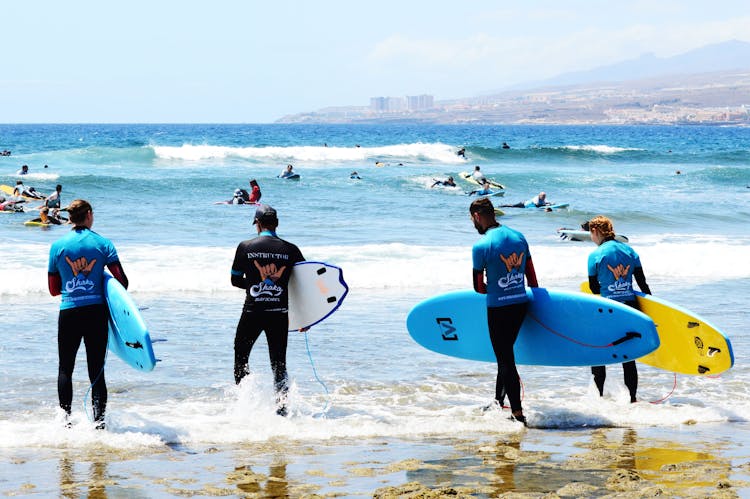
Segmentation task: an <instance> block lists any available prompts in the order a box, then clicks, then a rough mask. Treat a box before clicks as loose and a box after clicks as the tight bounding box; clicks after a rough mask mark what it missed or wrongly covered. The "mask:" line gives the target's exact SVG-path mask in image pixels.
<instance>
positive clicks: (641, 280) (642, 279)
mask: <svg viewBox="0 0 750 499" xmlns="http://www.w3.org/2000/svg"><path fill="white" fill-rule="evenodd" d="M633 277H634V278H635V282H637V283H638V287H639V288H641V291H643V292H644V293H646V294H647V295H650V294H651V289H650V288H649V287H648V284H647V283H646V275H645V274H644V273H643V267H636V268H635V270H633Z"/></svg>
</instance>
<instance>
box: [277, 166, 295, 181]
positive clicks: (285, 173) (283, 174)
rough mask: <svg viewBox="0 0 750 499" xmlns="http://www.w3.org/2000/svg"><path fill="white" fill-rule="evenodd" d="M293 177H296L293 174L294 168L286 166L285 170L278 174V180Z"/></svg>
mask: <svg viewBox="0 0 750 499" xmlns="http://www.w3.org/2000/svg"><path fill="white" fill-rule="evenodd" d="M294 175H296V173H295V172H294V166H292V165H286V170H284V171H283V172H281V173H279V178H289V177H293V176H294Z"/></svg>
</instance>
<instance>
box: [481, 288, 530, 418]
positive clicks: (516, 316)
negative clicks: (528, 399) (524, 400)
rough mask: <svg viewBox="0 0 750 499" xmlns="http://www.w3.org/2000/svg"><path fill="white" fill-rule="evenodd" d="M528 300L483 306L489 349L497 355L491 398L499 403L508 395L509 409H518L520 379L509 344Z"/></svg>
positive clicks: (516, 333)
mask: <svg viewBox="0 0 750 499" xmlns="http://www.w3.org/2000/svg"><path fill="white" fill-rule="evenodd" d="M528 306H529V304H528V302H525V303H515V304H513V305H506V306H504V307H492V308H488V309H487V325H488V327H489V330H490V341H492V349H493V350H494V351H495V357H496V358H497V381H496V382H495V400H497V401H498V403H499V404H500V405H503V402H504V399H505V395H506V394H507V395H508V401H509V402H510V409H511V411H520V410H521V381H520V379H519V377H518V370H517V369H516V356H515V353H514V352H513V345H514V344H515V343H516V338H518V332H519V331H520V330H521V324H522V323H523V320H524V318H525V317H526V309H527V308H528Z"/></svg>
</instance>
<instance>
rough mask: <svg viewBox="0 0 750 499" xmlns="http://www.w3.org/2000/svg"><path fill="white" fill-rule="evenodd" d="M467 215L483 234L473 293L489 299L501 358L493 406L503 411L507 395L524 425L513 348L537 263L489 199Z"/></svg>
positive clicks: (476, 252)
mask: <svg viewBox="0 0 750 499" xmlns="http://www.w3.org/2000/svg"><path fill="white" fill-rule="evenodd" d="M469 214H470V215H471V219H472V221H473V222H474V227H475V228H476V229H477V232H479V234H481V235H482V236H483V237H482V238H481V239H480V240H479V241H477V242H476V243H475V244H474V246H473V248H472V266H473V271H472V281H473V283H474V291H476V292H477V293H482V294H485V295H487V326H488V328H489V334H490V341H491V342H492V349H493V350H494V352H495V357H496V358H497V380H496V382H495V400H494V402H493V404H497V406H498V407H500V408H502V406H503V402H504V399H505V395H506V394H507V395H508V400H509V401H510V410H511V414H512V416H511V419H515V420H517V421H520V422H521V423H523V424H524V425H525V424H526V417H525V416H524V415H523V408H522V407H521V383H520V381H519V377H518V370H517V369H516V358H515V354H514V352H513V345H514V344H515V342H516V338H517V337H518V333H519V331H520V330H521V324H523V321H524V319H525V318H526V310H527V309H528V305H529V303H528V300H529V298H528V296H527V295H526V287H525V284H524V283H525V281H528V284H529V286H530V287H533V288H535V287H537V286H538V285H539V284H538V283H537V280H536V271H535V270H534V263H533V262H532V260H531V253H530V252H529V245H528V243H527V242H526V239H525V238H524V236H523V234H521V233H520V232H518V231H516V230H513V229H511V228H509V227H506V226H503V225H500V223H498V221H497V220H496V218H495V207H494V206H492V202H491V201H490V200H489V199H487V198H481V199H477V200H475V201H473V202H472V203H471V206H469ZM485 276H486V280H485ZM490 407H491V406H490Z"/></svg>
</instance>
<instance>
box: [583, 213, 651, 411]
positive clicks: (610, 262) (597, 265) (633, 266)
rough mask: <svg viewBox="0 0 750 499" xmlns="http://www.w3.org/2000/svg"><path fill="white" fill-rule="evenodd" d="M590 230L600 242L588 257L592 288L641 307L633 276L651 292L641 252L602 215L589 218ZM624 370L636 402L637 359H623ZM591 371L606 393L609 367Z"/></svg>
mask: <svg viewBox="0 0 750 499" xmlns="http://www.w3.org/2000/svg"><path fill="white" fill-rule="evenodd" d="M589 230H590V231H591V240H592V241H594V243H595V244H596V245H597V248H596V249H595V250H594V251H592V252H591V254H590V255H589V258H588V276H589V287H590V288H591V291H592V292H593V293H594V294H599V295H602V296H603V297H604V298H609V299H612V300H616V301H619V302H621V303H625V304H626V305H629V306H631V307H633V308H638V305H637V303H636V297H635V293H634V292H633V278H634V277H635V281H636V282H637V283H638V287H639V288H640V289H641V291H643V292H644V293H646V294H649V295H650V294H651V290H650V289H649V287H648V284H647V283H646V276H645V275H644V274H643V267H641V260H640V257H639V256H638V253H636V252H635V250H633V248H631V247H630V246H628V245H627V244H626V243H623V242H620V241H617V240H615V231H614V228H613V226H612V221H611V220H610V219H609V218H607V217H605V216H603V215H599V216H596V217H594V218H592V219H591V220H590V221H589ZM622 370H623V373H624V376H625V386H627V387H628V390H629V391H630V402H631V403H632V402H636V401H637V400H636V391H637V390H638V369H637V368H636V366H635V361H634V360H631V361H628V362H625V363H623V364H622ZM591 374H593V375H594V383H595V384H596V387H597V389H598V390H599V396H604V380H605V379H606V377H607V372H606V368H605V367H604V366H592V367H591Z"/></svg>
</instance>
